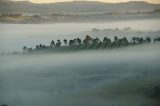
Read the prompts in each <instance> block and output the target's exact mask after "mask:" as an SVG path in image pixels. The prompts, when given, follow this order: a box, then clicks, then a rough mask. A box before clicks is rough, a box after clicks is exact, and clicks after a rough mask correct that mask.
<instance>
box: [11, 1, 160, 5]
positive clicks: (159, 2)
mask: <svg viewBox="0 0 160 106" xmlns="http://www.w3.org/2000/svg"><path fill="white" fill-rule="evenodd" d="M14 1H30V2H33V3H54V2H67V1H74V0H14ZM75 1H77V0H75ZM78 1H82V0H78ZM83 1H87V0H83ZM88 1H100V2H111V3H117V2H128V1H146V2H149V3H158V4H160V0H88Z"/></svg>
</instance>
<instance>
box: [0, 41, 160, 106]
mask: <svg viewBox="0 0 160 106" xmlns="http://www.w3.org/2000/svg"><path fill="white" fill-rule="evenodd" d="M159 54H160V44H159V43H157V44H152V45H141V46H135V47H129V48H122V49H118V50H116V49H114V50H103V51H83V52H79V53H77V52H75V53H62V54H49V55H47V54H46V55H33V56H30V55H29V56H3V57H2V56H1V60H0V78H1V80H0V81H1V83H0V84H1V85H0V94H1V95H0V103H4V104H8V105H9V106H35V105H36V106H51V105H54V106H75V105H76V106H97V105H100V106H106V105H107V106H159V100H158V98H157V97H152V94H154V87H155V86H159V84H160V82H159V81H160V79H159V77H160V72H159V70H160V65H159V63H160V56H159Z"/></svg>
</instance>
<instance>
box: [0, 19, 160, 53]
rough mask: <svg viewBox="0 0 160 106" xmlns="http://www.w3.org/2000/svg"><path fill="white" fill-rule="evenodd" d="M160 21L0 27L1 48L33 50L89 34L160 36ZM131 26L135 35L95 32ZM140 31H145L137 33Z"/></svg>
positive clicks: (99, 35)
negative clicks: (55, 41)
mask: <svg viewBox="0 0 160 106" xmlns="http://www.w3.org/2000/svg"><path fill="white" fill-rule="evenodd" d="M159 24H160V20H159V19H143V20H126V21H106V22H92V23H58V24H0V49H1V52H13V51H15V50H19V51H20V50H21V49H22V47H23V46H28V47H33V46H35V45H37V44H40V43H42V44H46V45H48V44H49V42H50V41H51V40H57V39H60V40H63V39H65V38H66V39H68V40H69V39H73V38H76V37H80V38H82V39H84V38H85V36H86V34H89V35H90V36H92V37H99V38H101V37H104V36H111V37H113V36H120V35H123V36H127V37H128V36H135V35H136V36H141V35H145V36H153V37H154V36H159V33H160V32H157V31H159V29H160V27H159ZM126 27H131V28H132V31H136V32H122V31H121V32H112V31H101V32H98V33H97V32H92V31H91V29H92V28H98V29H101V30H102V29H108V28H111V29H115V28H119V29H123V28H126ZM137 31H142V32H143V33H141V32H139V33H138V32H137Z"/></svg>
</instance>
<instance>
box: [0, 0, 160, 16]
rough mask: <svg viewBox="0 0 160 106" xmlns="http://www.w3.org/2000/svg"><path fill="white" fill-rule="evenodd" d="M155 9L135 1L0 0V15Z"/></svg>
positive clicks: (155, 7) (153, 6) (157, 6)
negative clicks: (40, 1) (46, 0)
mask: <svg viewBox="0 0 160 106" xmlns="http://www.w3.org/2000/svg"><path fill="white" fill-rule="evenodd" d="M156 9H160V4H149V3H146V2H137V1H132V2H127V3H104V2H93V1H72V2H59V3H50V4H34V3H31V2H27V1H9V0H7V1H6V0H0V13H31V14H32V13H44V14H45V13H120V12H136V11H141V12H143V11H153V10H156Z"/></svg>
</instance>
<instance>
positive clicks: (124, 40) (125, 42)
mask: <svg viewBox="0 0 160 106" xmlns="http://www.w3.org/2000/svg"><path fill="white" fill-rule="evenodd" d="M123 42H124V44H126V45H128V43H129V42H128V40H127V38H126V37H124V38H123Z"/></svg>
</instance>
